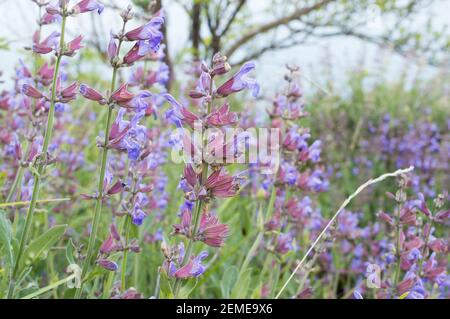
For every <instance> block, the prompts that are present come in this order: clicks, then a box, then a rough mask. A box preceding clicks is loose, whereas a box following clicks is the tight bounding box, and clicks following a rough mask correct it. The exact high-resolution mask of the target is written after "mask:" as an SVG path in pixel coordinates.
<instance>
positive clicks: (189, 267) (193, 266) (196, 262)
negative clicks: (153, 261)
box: [173, 251, 208, 279]
mask: <svg viewBox="0 0 450 319" xmlns="http://www.w3.org/2000/svg"><path fill="white" fill-rule="evenodd" d="M183 255H184V253H183ZM206 257H208V252H206V251H202V252H201V253H200V254H199V255H198V256H197V257H194V258H192V259H191V260H190V261H188V263H187V264H186V265H184V266H183V267H181V268H180V269H178V270H177V271H176V272H175V273H174V274H173V275H174V277H176V278H179V279H187V278H190V277H198V276H200V275H201V274H203V273H204V272H205V270H206V268H205V266H203V265H202V263H201V262H202V260H203V259H205V258H206Z"/></svg>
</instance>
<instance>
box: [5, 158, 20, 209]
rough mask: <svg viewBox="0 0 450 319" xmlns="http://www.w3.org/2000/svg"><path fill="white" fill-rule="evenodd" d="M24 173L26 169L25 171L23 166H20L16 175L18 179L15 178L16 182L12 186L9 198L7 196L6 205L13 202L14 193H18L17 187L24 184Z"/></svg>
mask: <svg viewBox="0 0 450 319" xmlns="http://www.w3.org/2000/svg"><path fill="white" fill-rule="evenodd" d="M23 173H24V169H23V167H22V165H20V166H19V168H18V169H17V173H16V177H15V178H14V182H13V184H12V185H11V188H10V189H9V193H8V196H6V200H5V203H9V202H10V201H11V199H12V197H13V196H14V193H15V192H16V189H17V185H19V183H21V182H22V177H23Z"/></svg>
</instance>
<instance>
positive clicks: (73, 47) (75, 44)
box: [64, 35, 83, 56]
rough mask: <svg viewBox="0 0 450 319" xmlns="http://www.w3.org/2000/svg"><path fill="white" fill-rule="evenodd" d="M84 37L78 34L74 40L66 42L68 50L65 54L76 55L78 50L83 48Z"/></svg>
mask: <svg viewBox="0 0 450 319" xmlns="http://www.w3.org/2000/svg"><path fill="white" fill-rule="evenodd" d="M82 39H83V36H82V35H79V36H77V37H76V38H75V39H73V40H72V41H70V42H68V43H67V44H66V50H65V51H64V55H67V56H74V55H75V53H76V51H77V50H79V49H81V48H82V47H83V46H82V45H81V40H82Z"/></svg>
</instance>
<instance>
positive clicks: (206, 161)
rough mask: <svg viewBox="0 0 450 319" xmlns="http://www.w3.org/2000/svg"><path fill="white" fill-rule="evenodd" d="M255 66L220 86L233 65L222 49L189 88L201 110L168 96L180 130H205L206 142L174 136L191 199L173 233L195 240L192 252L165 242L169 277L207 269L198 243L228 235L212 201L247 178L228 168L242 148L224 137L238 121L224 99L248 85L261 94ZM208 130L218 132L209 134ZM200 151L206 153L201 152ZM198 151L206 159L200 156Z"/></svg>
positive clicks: (235, 190) (214, 242)
mask: <svg viewBox="0 0 450 319" xmlns="http://www.w3.org/2000/svg"><path fill="white" fill-rule="evenodd" d="M254 68H255V65H254V63H252V62H248V63H245V64H244V65H243V66H242V67H241V68H240V69H239V71H238V72H237V73H235V74H234V75H233V76H232V77H230V78H229V79H228V80H226V81H225V82H224V83H223V84H221V85H219V86H218V87H216V85H215V81H216V78H217V77H219V76H223V75H226V74H227V73H228V72H229V71H230V69H231V67H230V66H229V64H228V62H227V59H226V57H224V56H222V55H221V54H220V53H217V54H215V55H214V57H213V61H212V67H208V66H207V64H206V63H204V62H203V63H202V64H201V74H200V78H199V80H198V82H197V83H196V86H195V88H193V89H192V90H190V92H189V96H190V97H191V98H192V99H193V100H194V101H195V103H193V104H194V105H196V110H195V111H190V110H189V109H188V107H187V106H185V105H182V104H181V103H179V102H178V101H176V100H175V99H174V98H173V97H172V96H171V95H166V99H167V101H168V102H169V103H170V104H171V105H172V107H171V109H169V111H167V113H166V116H167V118H168V119H169V120H170V121H171V122H173V123H174V124H175V125H176V126H177V127H179V128H181V127H187V128H192V129H194V128H199V130H200V132H201V134H202V136H203V137H202V138H201V139H200V142H198V143H195V142H192V141H193V140H194V139H192V138H191V137H190V133H189V131H188V130H182V131H181V132H182V133H181V134H179V135H178V136H177V138H178V140H176V139H175V141H174V140H172V142H173V143H174V144H175V145H176V146H180V147H181V149H182V151H183V152H184V154H185V158H186V159H187V164H186V165H185V168H184V173H183V177H182V179H181V182H180V188H181V189H182V190H183V192H184V193H185V203H184V205H183V206H182V208H181V213H180V218H181V222H180V223H179V224H175V225H173V228H174V230H173V234H174V235H183V236H185V237H187V238H188V239H189V244H188V247H187V249H186V250H185V249H184V245H183V244H179V245H177V246H174V247H169V246H167V245H165V246H164V249H163V252H164V256H165V258H166V261H165V263H164V265H165V267H164V268H165V269H166V272H167V273H168V275H169V276H173V277H175V278H177V279H186V278H189V277H196V276H199V275H200V274H202V273H203V272H204V271H205V267H203V266H202V264H201V261H202V260H203V259H205V258H206V256H207V252H206V251H203V252H201V253H200V254H199V255H197V256H193V255H191V254H192V245H193V242H194V241H202V242H204V243H205V244H207V245H208V246H211V247H220V246H222V245H223V244H224V241H225V238H226V237H227V236H228V233H229V230H228V226H227V225H226V224H222V223H220V221H219V218H218V217H217V216H215V215H214V214H213V213H212V212H211V211H210V205H211V204H212V201H213V200H214V199H215V198H226V197H233V196H236V195H237V194H238V192H239V189H240V186H241V184H242V182H243V178H242V174H235V175H232V174H230V173H229V172H228V171H227V170H226V168H225V166H226V165H227V161H228V162H231V160H232V159H234V158H235V157H236V148H235V147H234V144H233V143H230V144H227V143H226V142H224V140H223V139H221V138H219V136H222V134H224V133H223V132H224V130H225V129H226V128H229V127H230V126H232V125H233V124H235V123H236V122H237V113H235V112H231V111H230V104H229V102H228V101H223V100H222V99H223V98H226V97H228V96H229V95H231V94H234V93H237V92H240V91H242V90H244V89H250V90H251V91H252V93H253V95H254V96H256V95H257V94H258V92H259V86H258V84H257V83H256V81H255V80H254V79H252V78H250V77H249V76H248V73H249V72H250V71H252V70H253V69H254ZM207 130H210V131H211V130H212V131H213V133H212V134H210V135H207V134H205V132H206V131H207ZM232 140H234V139H232ZM198 149H200V150H201V151H200V152H196V151H197V150H198ZM218 149H219V150H221V151H223V152H218V153H215V152H214V150H218ZM198 154H200V158H195V157H196V155H198ZM177 289H179V282H176V283H175V294H176V293H177Z"/></svg>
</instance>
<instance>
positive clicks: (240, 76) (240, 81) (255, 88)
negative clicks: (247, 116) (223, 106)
mask: <svg viewBox="0 0 450 319" xmlns="http://www.w3.org/2000/svg"><path fill="white" fill-rule="evenodd" d="M255 67H256V65H255V63H254V62H247V63H245V64H244V65H243V66H242V67H241V68H240V70H239V71H238V72H237V73H236V74H235V75H233V77H232V78H231V79H229V80H228V81H226V82H225V83H224V84H222V85H221V86H220V87H219V88H218V89H217V91H216V92H217V94H218V95H220V96H222V97H225V96H228V95H230V94H233V93H236V92H239V91H242V90H244V89H250V90H251V91H252V94H253V96H254V97H256V96H257V95H258V93H259V85H258V83H256V80H255V79H253V78H249V77H247V73H249V72H251V71H252V70H253V69H254V68H255Z"/></svg>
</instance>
